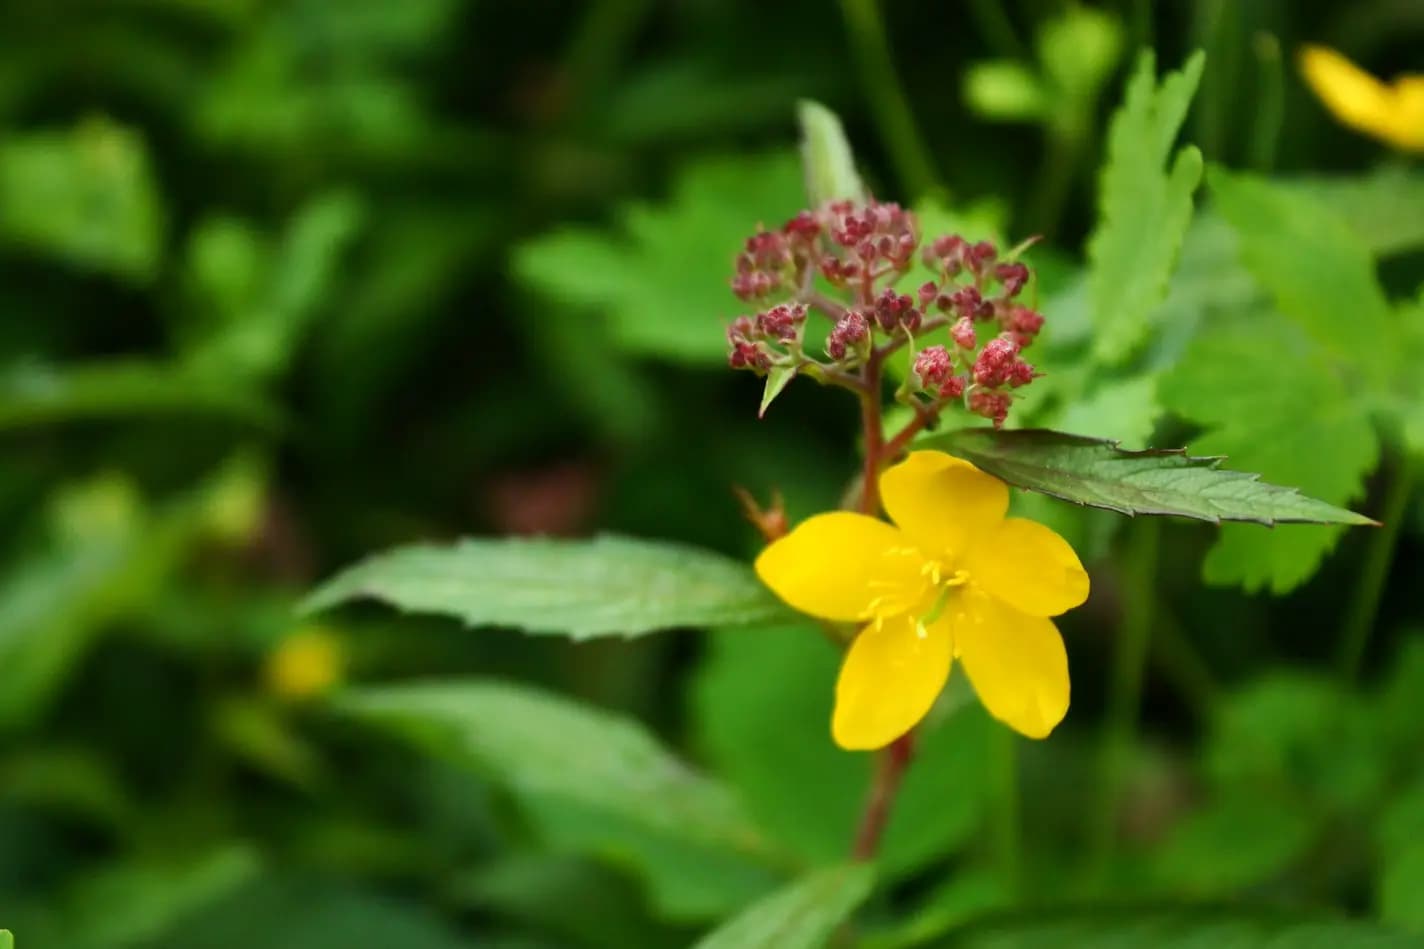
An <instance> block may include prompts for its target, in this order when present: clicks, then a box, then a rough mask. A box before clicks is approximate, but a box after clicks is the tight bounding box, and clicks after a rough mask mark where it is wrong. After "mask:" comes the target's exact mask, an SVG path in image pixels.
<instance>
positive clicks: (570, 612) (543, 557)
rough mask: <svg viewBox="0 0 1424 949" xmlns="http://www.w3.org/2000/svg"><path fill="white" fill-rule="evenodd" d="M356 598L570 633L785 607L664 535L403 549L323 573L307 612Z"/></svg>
mask: <svg viewBox="0 0 1424 949" xmlns="http://www.w3.org/2000/svg"><path fill="white" fill-rule="evenodd" d="M360 597H374V598H376V599H379V600H382V601H384V602H386V603H389V604H391V605H392V606H395V607H397V608H399V609H403V610H408V611H412V612H428V613H441V614H444V615H447V616H455V617H458V618H460V619H462V620H464V621H465V622H466V623H468V624H470V625H471V626H514V627H517V628H519V629H523V630H525V631H526V632H531V633H562V634H564V635H568V636H572V637H573V638H575V639H588V638H592V637H595V636H635V635H638V634H641V633H650V632H654V631H656V630H660V629H670V628H673V627H678V626H718V625H727V624H741V623H758V622H765V621H767V620H770V619H774V618H776V617H778V616H781V615H785V613H786V610H785V608H784V607H782V606H781V605H780V604H779V603H778V602H777V600H776V599H775V598H774V597H773V596H772V595H771V594H770V593H769V592H768V591H767V590H766V588H765V587H763V586H762V585H761V582H760V581H759V580H757V578H756V575H755V574H753V573H752V571H751V568H750V567H748V566H746V565H745V564H742V563H739V562H737V561H735V560H731V559H729V558H726V557H723V556H721V555H720V554H713V553H710V552H708V551H702V550H696V549H694V548H691V547H684V546H681V545H678V544H671V543H667V542H665V541H645V540H634V539H632V538H627V537H614V536H609V535H605V536H602V537H597V538H594V539H593V540H552V539H548V538H505V539H497V540H472V539H471V540H464V541H461V542H460V543H458V544H455V545H453V546H447V547H435V546H425V545H422V546H416V547H401V548H398V549H396V550H392V551H387V552H386V553H383V554H377V555H376V556H374V557H372V558H370V559H369V560H365V561H363V562H361V563H359V564H356V565H355V566H354V567H350V568H348V569H347V570H345V571H344V572H342V573H340V574H338V575H337V576H336V577H334V578H333V579H331V580H328V581H327V582H326V583H325V584H323V585H322V586H321V587H320V588H318V589H317V590H316V591H315V592H314V593H312V594H311V596H310V597H309V598H308V599H307V601H306V603H305V604H304V606H303V609H304V610H305V611H308V612H311V611H315V610H323V609H326V608H328V607H331V606H335V605H337V604H338V603H343V602H345V601H347V600H352V599H357V598H360Z"/></svg>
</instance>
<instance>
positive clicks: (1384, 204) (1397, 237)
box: [1275, 165, 1424, 257]
mask: <svg viewBox="0 0 1424 949" xmlns="http://www.w3.org/2000/svg"><path fill="white" fill-rule="evenodd" d="M1275 184H1276V185H1277V186H1278V187H1282V188H1285V189H1287V190H1290V191H1296V192H1299V193H1301V194H1303V195H1305V196H1307V197H1308V198H1310V199H1311V200H1313V201H1315V202H1316V203H1318V204H1319V205H1321V206H1323V207H1326V208H1329V209H1330V210H1331V211H1332V212H1334V213H1335V214H1336V215H1338V216H1339V217H1340V218H1341V219H1342V220H1344V221H1345V222H1346V223H1348V224H1349V225H1350V229H1351V230H1353V231H1354V232H1355V233H1356V234H1357V235H1358V236H1359V238H1360V240H1362V241H1364V243H1365V246H1366V247H1368V248H1369V250H1370V251H1371V252H1372V253H1375V254H1378V255H1380V256H1381V257H1387V256H1391V255H1394V254H1399V253H1403V252H1405V251H1410V250H1414V249H1415V248H1418V247H1421V246H1424V174H1421V173H1420V172H1419V171H1418V170H1417V169H1413V168H1410V167H1409V166H1407V165H1385V166H1382V167H1380V168H1377V169H1375V170H1373V171H1370V172H1367V173H1366V174H1363V175H1352V176H1348V177H1347V176H1324V175H1320V176H1311V177H1306V178H1287V179H1285V180H1280V179H1277V180H1276V181H1275Z"/></svg>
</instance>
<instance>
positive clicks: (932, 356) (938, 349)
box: [914, 346, 954, 389]
mask: <svg viewBox="0 0 1424 949" xmlns="http://www.w3.org/2000/svg"><path fill="white" fill-rule="evenodd" d="M914 368H915V377H916V378H918V379H919V380H920V388H922V389H929V388H931V387H934V386H941V385H944V383H945V381H946V380H948V379H949V375H950V373H951V372H953V371H954V363H953V361H952V360H951V359H950V358H949V350H947V349H945V348H944V347H943V346H926V347H925V348H924V349H922V350H920V352H919V354H918V355H917V356H915V367H914Z"/></svg>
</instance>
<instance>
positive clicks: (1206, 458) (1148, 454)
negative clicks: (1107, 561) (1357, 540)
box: [919, 428, 1384, 527]
mask: <svg viewBox="0 0 1424 949" xmlns="http://www.w3.org/2000/svg"><path fill="white" fill-rule="evenodd" d="M1013 431H1014V434H1024V435H1034V436H1040V435H1047V436H1052V437H1053V438H1055V439H1060V440H1073V441H1076V442H1078V443H1079V444H1081V445H1086V446H1090V447H1098V448H1106V449H1108V450H1109V451H1112V452H1116V453H1117V455H1118V456H1120V457H1123V458H1161V457H1167V456H1177V457H1180V458H1182V459H1184V460H1185V461H1186V462H1187V463H1188V464H1187V465H1185V466H1183V467H1185V468H1209V469H1212V470H1215V471H1220V472H1221V473H1222V474H1226V475H1232V476H1235V477H1236V478H1238V479H1240V480H1245V481H1255V482H1258V483H1260V484H1263V485H1266V486H1267V487H1270V488H1274V489H1275V490H1277V491H1280V492H1282V493H1285V494H1291V495H1294V496H1296V497H1300V498H1304V499H1305V500H1307V501H1314V502H1315V503H1317V504H1322V505H1324V506H1326V507H1329V508H1333V509H1335V510H1337V511H1340V512H1341V513H1342V514H1346V515H1349V518H1350V519H1348V520H1347V519H1343V518H1342V519H1341V520H1338V521H1320V520H1310V519H1296V518H1270V517H1259V518H1257V517H1242V518H1227V519H1226V521H1227V523H1245V524H1260V525H1262V526H1264V527H1275V526H1276V525H1277V524H1329V525H1338V526H1354V527H1383V526H1384V525H1383V524H1381V523H1380V522H1379V521H1377V520H1375V519H1374V518H1372V517H1366V516H1365V515H1363V514H1358V513H1356V512H1354V511H1351V510H1349V509H1348V508H1343V507H1340V506H1338V505H1335V504H1329V503H1328V502H1325V501H1319V500H1317V499H1315V498H1312V497H1310V496H1309V495H1306V494H1302V493H1301V491H1300V489H1299V488H1293V487H1289V486H1287V485H1280V484H1274V483H1272V482H1270V481H1262V480H1261V476H1260V475H1259V474H1257V473H1255V472H1250V471H1235V470H1233V469H1230V468H1222V467H1221V464H1222V462H1224V461H1226V460H1227V456H1226V455H1189V454H1187V450H1186V449H1185V448H1123V447H1122V442H1121V441H1120V440H1119V439H1115V438H1095V437H1093V436H1091V435H1075V434H1073V433H1071V432H1059V431H1055V430H1053V429H1051V428H1020V429H1014V430H1013ZM994 432H995V429H988V428H974V429H961V430H960V431H958V432H946V433H945V434H943V435H940V436H935V437H933V438H931V439H927V440H925V441H924V442H922V443H919V444H920V445H922V446H924V447H933V443H935V442H943V443H944V447H945V448H946V449H951V446H952V444H953V442H952V439H953V437H954V436H955V435H960V434H992V433H994ZM950 454H954V451H953V450H950ZM969 454H974V453H972V452H971V453H969ZM990 457H991V458H992V456H990ZM966 460H969V461H972V462H974V463H975V464H976V465H979V466H980V467H983V468H984V469H985V470H986V471H989V473H990V474H992V475H994V476H995V477H1001V478H1002V479H1003V480H1004V481H1007V482H1008V483H1010V484H1012V485H1014V486H1015V487H1018V488H1022V489H1023V490H1025V491H1033V492H1034V493H1036V494H1042V495H1045V496H1047V497H1051V498H1054V499H1055V500H1059V501H1067V502H1069V503H1070V504H1076V505H1078V506H1079V507H1091V508H1096V509H1098V510H1101V511H1112V512H1114V513H1116V514H1126V515H1127V516H1128V517H1136V516H1137V515H1139V514H1144V515H1147V516H1149V517H1185V518H1189V519H1191V520H1197V521H1205V522H1206V523H1208V524H1216V525H1220V524H1221V523H1222V521H1223V519H1222V518H1221V517H1200V516H1197V515H1194V514H1183V513H1182V512H1180V511H1161V510H1151V509H1148V508H1140V509H1133V508H1129V507H1120V506H1118V505H1114V504H1106V503H1103V504H1094V503H1092V502H1091V501H1082V500H1079V499H1078V498H1072V497H1068V496H1067V495H1065V494H1060V493H1058V492H1055V491H1051V490H1048V489H1047V488H1042V487H1036V486H1033V485H1026V484H1019V483H1018V482H1016V481H1013V480H1012V479H1010V478H1007V477H1003V476H1002V475H1000V474H998V473H997V472H995V471H992V470H990V466H989V465H987V464H983V463H982V461H981V460H979V459H976V458H968V459H966Z"/></svg>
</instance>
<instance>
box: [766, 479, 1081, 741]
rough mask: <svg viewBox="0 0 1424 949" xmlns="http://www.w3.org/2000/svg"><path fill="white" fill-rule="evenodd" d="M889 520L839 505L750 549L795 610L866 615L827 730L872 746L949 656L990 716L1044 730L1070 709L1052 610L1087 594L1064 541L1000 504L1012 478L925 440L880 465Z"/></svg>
mask: <svg viewBox="0 0 1424 949" xmlns="http://www.w3.org/2000/svg"><path fill="white" fill-rule="evenodd" d="M880 497H881V500H882V502H883V503H884V505H885V510H886V512H887V513H888V514H889V515H890V517H891V519H892V520H894V522H895V525H898V526H895V525H891V524H887V523H885V522H884V521H880V520H877V519H875V518H873V517H866V516H865V515H863V514H852V513H849V512H846V511H837V512H833V513H829V514H818V515H816V516H814V517H811V518H809V519H807V520H806V521H803V522H802V523H801V524H799V525H798V526H797V527H796V529H795V530H793V531H792V532H791V533H790V534H788V535H787V536H785V537H783V538H781V539H780V540H777V541H775V542H774V543H772V544H771V545H770V546H769V547H767V548H766V550H764V551H763V552H762V554H761V556H760V557H758V558H757V561H756V570H757V574H758V575H759V576H760V577H761V579H762V582H764V583H765V584H766V585H767V586H769V587H770V588H771V589H772V590H773V591H774V592H775V593H776V595H777V596H779V597H781V599H783V600H785V601H786V602H787V603H788V604H790V605H791V606H792V607H794V608H796V609H797V610H800V611H801V612H803V613H809V614H811V615H812V616H818V617H821V618H823V619H829V620H837V621H842V622H849V621H858V622H864V623H865V625H864V626H863V627H862V628H861V630H860V632H859V634H858V635H857V636H856V638H855V641H854V642H853V643H852V644H851V647H850V649H849V650H848V651H847V653H846V657H845V661H844V663H843V664H842V666H841V672H840V678H839V680H838V681H837V683H836V703H835V712H834V714H833V715H832V719H831V733H832V735H833V736H834V738H835V740H836V743H837V744H839V745H840V746H841V747H843V748H848V749H869V748H880V747H883V746H884V745H887V744H889V743H890V742H892V741H894V740H895V739H896V738H899V737H900V736H901V735H903V734H905V733H906V732H908V731H909V730H910V729H911V728H913V727H914V726H915V725H916V724H917V723H918V722H919V721H920V719H922V718H924V716H925V714H926V713H928V712H929V710H930V707H931V706H932V705H933V704H934V702H935V699H936V698H937V697H938V696H939V693H940V690H941V689H943V687H944V684H945V682H946V681H947V680H948V678H949V670H950V666H951V664H952V663H953V661H954V659H956V658H957V659H959V661H960V662H961V663H963V664H964V671H965V673H966V674H967V675H968V676H969V680H970V682H971V683H973V685H974V689H975V691H976V692H977V693H978V694H979V699H980V701H982V702H983V703H984V705H985V707H986V708H987V709H988V710H989V712H990V714H992V715H993V716H994V717H995V718H998V719H999V720H1000V721H1003V722H1005V723H1007V724H1008V725H1009V726H1011V727H1012V728H1014V729H1015V730H1017V731H1019V732H1021V733H1022V734H1024V735H1027V736H1029V737H1030V738H1043V737H1045V736H1046V735H1048V733H1049V732H1051V731H1052V730H1053V728H1054V726H1056V725H1057V724H1058V723H1059V722H1060V721H1062V720H1063V716H1064V715H1065V714H1066V713H1067V711H1068V691H1069V686H1068V656H1067V654H1066V652H1065V651H1064V649H1063V638H1062V636H1060V635H1059V633H1058V628H1057V627H1056V626H1054V625H1053V621H1052V620H1050V619H1049V618H1048V617H1051V616H1057V615H1058V614H1059V613H1063V612H1065V611H1067V610H1070V609H1072V608H1073V607H1075V606H1077V605H1079V604H1080V603H1082V602H1083V601H1084V600H1086V599H1087V597H1088V574H1087V573H1086V572H1085V571H1084V570H1083V565H1082V564H1081V563H1079V561H1078V556H1077V555H1076V554H1075V553H1074V552H1073V548H1071V547H1070V546H1068V543H1067V541H1065V540H1063V538H1061V537H1059V536H1058V535H1057V534H1055V533H1054V532H1053V531H1051V530H1049V529H1048V528H1047V527H1044V526H1043V525H1041V524H1037V523H1035V522H1033V521H1028V520H1024V519H1022V518H1015V517H1009V518H1006V517H1005V516H1004V515H1005V513H1006V512H1007V510H1008V505H1009V489H1008V487H1007V486H1006V485H1005V484H1004V483H1003V482H1002V481H1000V480H998V479H997V478H994V477H992V476H990V475H987V474H985V473H984V472H982V471H980V470H979V469H978V468H976V467H974V466H973V465H971V464H970V463H969V462H967V461H962V460H960V459H958V458H954V457H952V456H950V455H946V454H944V453H943V452H936V451H922V452H915V453H913V454H911V455H910V456H909V457H908V458H907V459H906V460H905V461H903V462H901V463H900V464H898V465H895V466H894V467H891V468H889V469H887V470H886V472H885V473H884V474H883V475H881V477H880Z"/></svg>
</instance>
